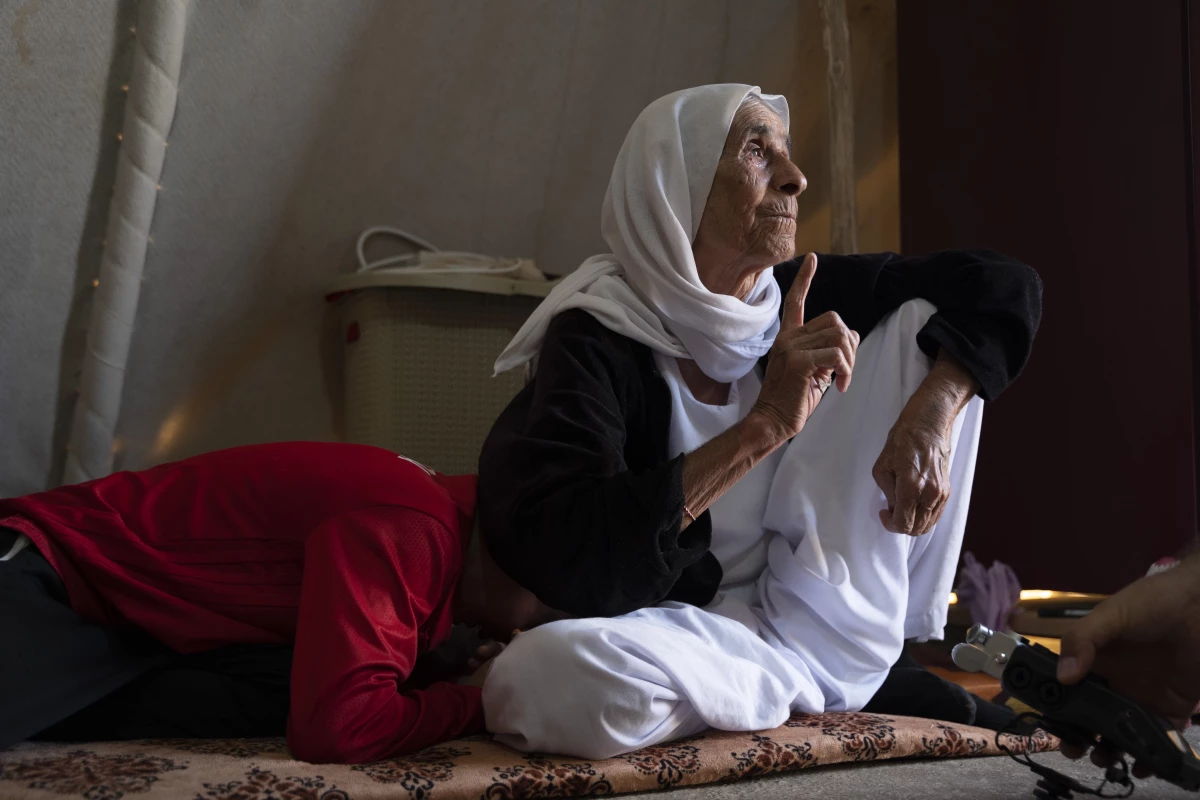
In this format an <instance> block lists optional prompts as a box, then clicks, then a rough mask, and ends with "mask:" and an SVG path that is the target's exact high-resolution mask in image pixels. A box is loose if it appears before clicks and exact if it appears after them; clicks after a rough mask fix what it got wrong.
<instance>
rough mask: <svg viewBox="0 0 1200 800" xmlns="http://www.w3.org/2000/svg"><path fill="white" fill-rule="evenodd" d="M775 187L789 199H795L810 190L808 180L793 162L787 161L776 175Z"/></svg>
mask: <svg viewBox="0 0 1200 800" xmlns="http://www.w3.org/2000/svg"><path fill="white" fill-rule="evenodd" d="M775 185H776V188H778V189H779V191H781V192H783V193H784V194H786V195H788V196H789V197H795V196H796V195H798V194H800V193H801V192H803V191H804V190H805V189H807V188H808V178H806V177H804V173H803V172H801V171H800V168H799V167H797V166H796V165H795V164H793V163H792V162H791V161H785V162H784V163H783V164H782V165H781V166H780V170H779V172H778V173H776V176H775Z"/></svg>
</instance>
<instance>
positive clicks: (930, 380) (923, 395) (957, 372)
mask: <svg viewBox="0 0 1200 800" xmlns="http://www.w3.org/2000/svg"><path fill="white" fill-rule="evenodd" d="M978 393H979V381H978V380H976V379H975V376H974V375H972V374H971V373H970V372H968V371H967V368H966V367H964V366H963V365H962V362H961V361H959V360H958V359H957V358H955V357H954V356H953V355H951V354H950V352H949V351H948V350H946V349H945V348H942V349H941V350H940V351H938V357H937V359H936V360H935V361H934V362H933V367H932V368H931V369H930V370H929V374H928V375H926V376H925V380H923V381H921V385H920V386H919V387H917V390H916V391H915V392H913V395H912V397H911V398H909V401H908V403H907V404H906V406H905V408H904V411H903V412H901V417H903V416H904V415H906V414H907V415H914V416H916V417H918V418H921V419H923V420H924V421H925V422H927V423H928V424H931V425H935V424H938V423H940V424H941V425H943V426H947V427H948V426H950V425H952V424H953V423H954V418H955V417H957V416H958V413H959V412H960V411H962V410H963V409H964V408H965V407H966V405H967V403H968V402H969V401H970V400H971V398H972V397H974V396H975V395H976V394H978Z"/></svg>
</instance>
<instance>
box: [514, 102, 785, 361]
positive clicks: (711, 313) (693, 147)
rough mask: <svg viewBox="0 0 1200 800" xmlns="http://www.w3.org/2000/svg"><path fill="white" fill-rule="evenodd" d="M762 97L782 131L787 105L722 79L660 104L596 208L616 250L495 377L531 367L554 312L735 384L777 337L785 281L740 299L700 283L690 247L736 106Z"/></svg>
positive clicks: (569, 289)
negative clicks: (580, 316) (576, 316)
mask: <svg viewBox="0 0 1200 800" xmlns="http://www.w3.org/2000/svg"><path fill="white" fill-rule="evenodd" d="M751 94H753V95H755V96H757V97H759V98H761V99H762V101H763V102H764V103H766V104H767V105H768V106H769V107H771V108H772V109H773V110H775V111H776V112H777V113H778V114H779V115H780V116H781V117H782V118H783V123H784V126H785V127H787V125H788V120H789V113H788V106H787V101H786V100H785V99H784V98H783V96H782V95H764V94H762V93H761V91H760V89H759V88H758V87H757V86H748V85H745V84H740V83H724V84H715V85H712V86H698V87H696V88H694V89H685V90H683V91H679V92H675V93H673V94H669V95H667V96H666V97H660V98H659V99H658V100H655V101H654V102H653V103H651V104H650V105H648V106H647V107H646V109H645V110H644V111H642V113H641V114H640V115H639V116H638V118H637V120H635V121H634V123H633V127H631V128H630V129H629V134H628V135H627V136H626V137H625V143H624V144H623V145H622V146H621V151H620V153H618V154H617V160H616V163H615V164H614V165H613V171H612V178H611V179H610V180H609V184H608V191H607V193H606V194H605V196H604V205H603V206H602V207H601V214H600V230H601V233H602V234H603V235H604V241H605V242H607V243H608V246H609V247H611V248H612V253H606V254H604V255H598V256H593V257H592V258H589V259H588V260H587V261H585V262H583V264H582V265H580V266H579V268H578V269H576V270H575V272H573V273H572V274H571V275H569V276H567V277H566V278H565V279H563V281H562V283H560V284H559V285H558V286H556V287H555V288H554V290H553V291H552V292H551V293H550V295H549V296H548V297H547V298H546V299H545V300H544V301H542V303H541V305H539V306H538V307H537V308H536V309H534V312H533V314H532V315H530V317H529V319H528V320H526V322H525V324H524V325H522V326H521V330H520V331H518V332H517V335H516V337H514V338H513V340H512V342H510V343H509V345H508V347H506V348H505V350H504V352H503V353H501V354H500V357H499V358H498V359H497V360H496V366H495V370H496V374H500V373H501V372H505V371H507V370H510V369H512V368H513V367H519V366H521V365H522V364H524V363H526V362H527V361H530V360H532V359H533V358H535V357H536V356H537V354H538V351H539V350H540V349H541V345H542V339H543V338H544V337H545V335H546V329H547V328H548V327H549V325H550V320H551V319H552V318H553V317H554V315H556V314H558V313H560V312H562V311H566V310H567V309H571V308H581V309H583V310H585V311H587V312H588V313H589V314H591V315H592V316H593V317H595V318H596V319H597V320H598V321H599V322H600V323H601V324H602V325H604V326H605V327H606V328H608V329H609V330H612V331H615V332H616V333H619V334H621V335H622V336H627V337H629V338H630V339H633V340H634V341H636V342H640V343H642V344H644V345H646V346H648V347H649V348H650V349H652V350H654V351H655V352H657V353H662V354H663V355H667V356H674V357H678V358H691V359H694V360H695V361H696V363H697V364H698V365H699V367H700V369H701V370H703V372H704V374H706V375H708V376H709V377H711V378H713V379H714V380H718V381H722V382H728V381H733V380H737V379H738V378H740V377H742V376H743V375H745V374H746V373H747V372H749V371H750V370H751V369H753V367H754V365H755V363H756V362H757V361H758V359H759V358H761V357H762V356H763V355H765V354H766V353H767V351H768V350H770V349H771V344H772V343H773V342H774V341H775V334H776V333H777V332H778V331H779V303H780V294H779V285H778V284H777V283H776V282H775V279H774V276H773V275H772V274H771V271H770V270H764V271H763V273H762V275H760V276H759V280H758V283H757V284H755V286H754V289H753V290H752V291H751V292H750V294H749V296H748V297H747V298H746V301H745V302H743V301H741V300H739V299H737V298H736V297H731V296H729V295H721V294H713V293H712V292H710V291H708V289H706V288H705V287H704V284H703V283H702V282H701V280H700V276H699V274H698V273H697V271H696V261H695V259H694V258H693V257H692V242H693V240H694V239H695V238H696V231H697V230H698V229H699V227H700V218H701V217H702V216H703V214H704V206H705V203H707V201H708V194H709V191H710V190H711V189H712V183H713V177H714V176H715V175H716V171H717V162H718V161H719V160H720V157H721V152H722V150H723V149H724V146H725V138H726V136H727V135H728V133H729V126H730V124H731V123H732V122H733V117H734V114H735V113H736V112H737V109H738V106H740V105H741V104H742V102H743V101H744V100H745V99H746V97H747V96H748V95H751Z"/></svg>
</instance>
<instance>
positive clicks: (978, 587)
mask: <svg viewBox="0 0 1200 800" xmlns="http://www.w3.org/2000/svg"><path fill="white" fill-rule="evenodd" d="M957 592H958V602H960V603H964V604H965V605H966V607H967V611H969V612H970V614H971V620H972V621H973V622H977V623H979V624H981V625H986V626H987V627H989V628H991V629H992V630H994V631H1004V630H1008V619H1009V617H1010V616H1011V615H1012V612H1013V609H1015V608H1016V607H1017V603H1019V602H1020V601H1021V583H1020V582H1019V581H1018V580H1017V573H1015V572H1013V569H1012V567H1010V566H1009V565H1008V564H1005V563H1004V562H1002V561H994V562H992V565H991V566H990V567H984V566H983V564H981V563H979V561H978V559H976V558H975V556H974V555H973V554H972V553H963V565H962V569H961V570H959V573H958V589H957Z"/></svg>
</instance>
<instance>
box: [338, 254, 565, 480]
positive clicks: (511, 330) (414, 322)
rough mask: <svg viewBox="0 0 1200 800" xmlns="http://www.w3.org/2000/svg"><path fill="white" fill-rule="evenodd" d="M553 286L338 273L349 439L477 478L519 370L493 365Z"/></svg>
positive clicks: (473, 277)
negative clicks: (501, 370)
mask: <svg viewBox="0 0 1200 800" xmlns="http://www.w3.org/2000/svg"><path fill="white" fill-rule="evenodd" d="M552 286H553V284H552V283H550V282H545V281H517V280H509V279H504V278H495V277H487V276H478V275H429V274H426V275H396V274H388V275H382V276H380V275H372V274H370V273H367V274H358V275H350V276H344V277H343V278H341V279H339V280H338V282H337V283H336V284H335V285H334V286H333V287H331V290H332V291H333V292H334V293H336V294H338V295H340V296H339V298H338V300H337V302H338V304H339V307H340V310H341V324H342V333H343V336H344V342H345V345H344V346H345V360H344V364H345V367H344V369H345V392H346V438H347V440H348V441H351V442H355V443H358V444H373V445H377V446H380V447H386V448H388V449H389V450H394V451H395V452H397V453H400V454H402V455H405V456H408V457H409V458H413V459H415V460H417V461H420V462H421V463H423V464H426V465H428V466H430V467H432V468H434V469H436V470H438V471H440V472H445V473H449V474H461V473H468V472H475V471H476V469H477V466H478V463H479V451H480V449H481V448H482V446H483V440H484V439H485V438H486V437H487V434H488V431H489V430H490V429H491V426H492V423H493V422H494V421H495V420H496V417H497V416H499V414H500V412H501V411H502V410H503V409H504V407H505V405H507V404H508V402H509V400H511V399H512V397H513V395H515V394H516V393H517V391H518V390H520V388H521V386H522V383H523V380H524V378H523V373H522V371H521V370H511V371H510V372H508V373H506V374H504V375H501V376H499V377H496V378H493V377H492V364H493V363H494V362H495V360H496V356H498V355H499V354H500V351H501V350H503V349H504V346H505V345H506V344H508V342H509V341H510V340H511V339H512V337H513V335H514V334H515V333H516V332H517V330H518V329H519V328H520V327H521V325H522V323H524V321H525V319H526V318H527V317H528V316H529V313H530V312H531V311H532V310H533V309H534V307H536V306H537V304H538V303H539V302H541V299H542V298H543V297H545V295H546V294H547V293H548V292H549V290H550V288H551V287H552Z"/></svg>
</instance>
